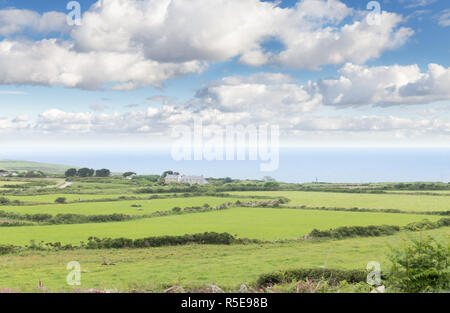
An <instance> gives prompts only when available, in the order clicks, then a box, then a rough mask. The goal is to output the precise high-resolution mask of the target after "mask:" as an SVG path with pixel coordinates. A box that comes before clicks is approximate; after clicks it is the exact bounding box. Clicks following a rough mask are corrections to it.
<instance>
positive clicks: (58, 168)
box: [0, 160, 75, 174]
mask: <svg viewBox="0 0 450 313" xmlns="http://www.w3.org/2000/svg"><path fill="white" fill-rule="evenodd" d="M72 167H74V168H75V166H67V165H58V164H47V163H38V162H29V161H12V160H0V169H1V170H6V171H20V172H24V171H42V172H45V173H49V174H63V173H64V172H65V171H66V170H68V169H69V168H72Z"/></svg>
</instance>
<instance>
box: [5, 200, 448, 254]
mask: <svg viewBox="0 0 450 313" xmlns="http://www.w3.org/2000/svg"><path fill="white" fill-rule="evenodd" d="M428 218H429V219H430V220H433V221H435V220H437V219H439V217H438V216H429V217H428ZM423 219H424V216H421V215H414V214H392V213H361V212H357V213H355V212H327V211H317V210H292V209H272V208H232V209H228V210H224V211H214V212H204V213H193V214H184V215H174V216H164V217H157V218H150V219H140V220H133V221H127V222H116V223H99V224H76V225H53V226H24V227H0V244H8V243H9V244H15V245H25V244H29V242H30V240H32V239H33V240H36V241H41V240H42V241H45V242H62V243H74V244H78V243H79V242H80V241H86V240H87V238H88V237H90V236H96V237H100V238H103V237H113V238H117V237H127V238H143V237H149V236H162V235H184V234H193V233H201V232H219V233H220V232H229V233H231V234H233V235H237V236H239V237H247V238H252V239H264V240H277V239H288V238H299V237H302V236H304V235H306V234H308V233H310V232H311V231H312V230H313V229H314V228H317V229H320V230H325V229H330V228H336V227H340V226H367V225H381V224H387V225H400V226H402V225H406V224H408V223H411V222H415V221H420V220H423Z"/></svg>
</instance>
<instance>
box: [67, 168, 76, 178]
mask: <svg viewBox="0 0 450 313" xmlns="http://www.w3.org/2000/svg"><path fill="white" fill-rule="evenodd" d="M65 176H66V177H75V176H77V169H76V168H69V169H68V170H67V171H66V173H65Z"/></svg>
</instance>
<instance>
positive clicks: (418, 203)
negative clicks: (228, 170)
mask: <svg viewBox="0 0 450 313" xmlns="http://www.w3.org/2000/svg"><path fill="white" fill-rule="evenodd" d="M231 194H236V195H244V196H245V195H247V196H250V195H252V196H258V195H261V196H272V197H277V196H282V197H286V198H289V199H291V202H289V203H288V204H287V205H288V206H302V205H305V206H308V207H322V206H325V207H340V208H355V207H357V208H366V209H397V210H403V211H408V212H426V211H450V201H449V199H448V198H447V197H436V196H428V195H408V194H367V193H335V192H304V191H251V192H231Z"/></svg>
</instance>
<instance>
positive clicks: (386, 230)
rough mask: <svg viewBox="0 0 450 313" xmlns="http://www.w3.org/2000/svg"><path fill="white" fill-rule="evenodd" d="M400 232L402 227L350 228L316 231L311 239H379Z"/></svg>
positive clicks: (311, 235)
mask: <svg viewBox="0 0 450 313" xmlns="http://www.w3.org/2000/svg"><path fill="white" fill-rule="evenodd" d="M399 231H400V226H393V225H380V226H365V227H364V226H350V227H339V228H336V229H330V230H323V231H321V230H317V229H314V230H313V231H312V232H311V233H310V234H309V237H311V238H338V239H340V238H350V237H356V236H359V237H378V236H388V235H393V234H395V233H396V232H399Z"/></svg>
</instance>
